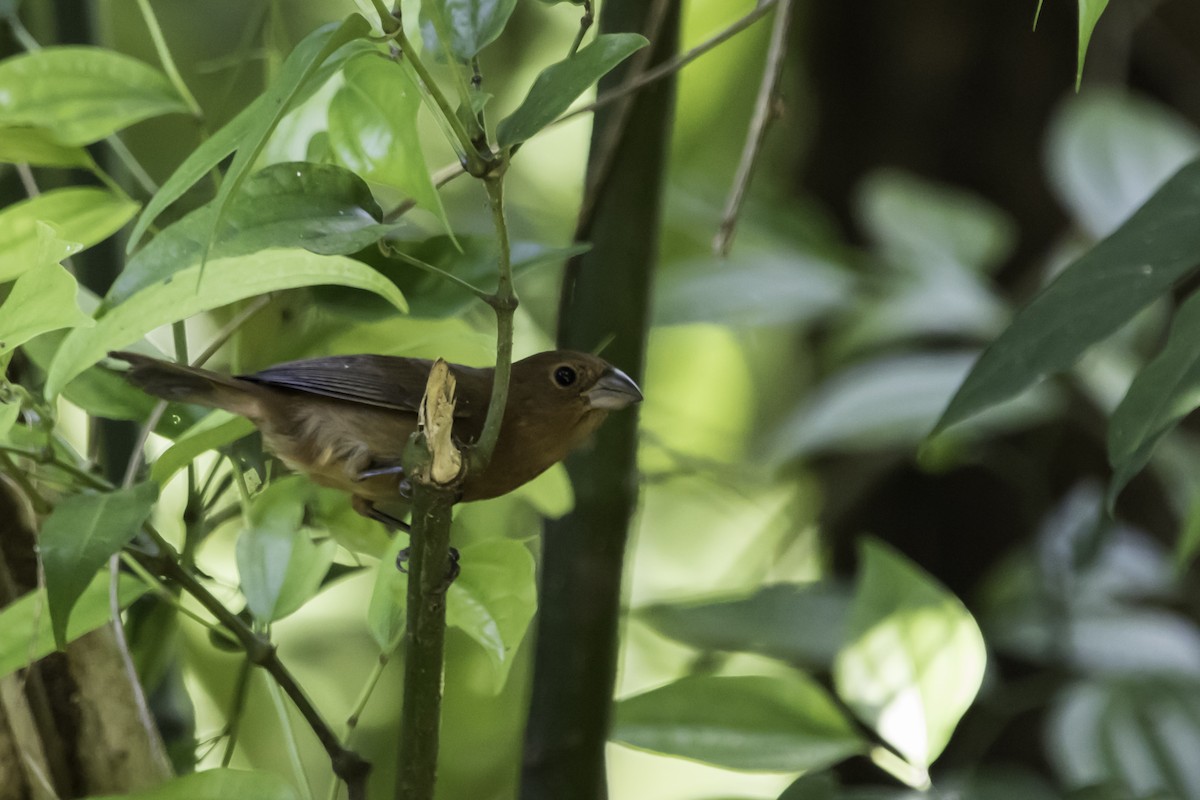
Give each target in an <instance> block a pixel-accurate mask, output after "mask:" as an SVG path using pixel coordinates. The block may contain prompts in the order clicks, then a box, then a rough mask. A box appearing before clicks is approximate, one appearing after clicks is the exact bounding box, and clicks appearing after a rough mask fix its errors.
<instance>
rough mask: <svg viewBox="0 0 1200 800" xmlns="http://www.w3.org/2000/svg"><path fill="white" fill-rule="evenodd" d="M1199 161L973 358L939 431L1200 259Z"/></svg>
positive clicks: (1027, 380)
mask: <svg viewBox="0 0 1200 800" xmlns="http://www.w3.org/2000/svg"><path fill="white" fill-rule="evenodd" d="M1198 216H1200V161H1192V162H1191V163H1189V164H1188V165H1187V166H1185V167H1184V168H1183V169H1181V170H1180V171H1179V172H1177V173H1176V174H1175V175H1174V176H1173V177H1172V178H1171V179H1170V180H1168V181H1167V182H1166V183H1165V184H1163V186H1162V187H1160V188H1159V190H1158V191H1157V192H1155V193H1154V196H1153V197H1151V198H1150V199H1149V200H1147V201H1146V204H1145V205H1143V206H1142V207H1141V208H1140V209H1138V210H1137V211H1136V212H1135V213H1134V214H1133V216H1131V217H1130V218H1129V219H1128V220H1127V221H1126V222H1125V223H1124V224H1123V225H1122V226H1121V227H1120V228H1118V229H1117V230H1116V231H1115V232H1113V234H1112V235H1111V236H1109V237H1108V238H1106V239H1104V240H1103V241H1101V242H1100V243H1099V244H1097V245H1096V246H1095V247H1093V248H1092V249H1091V250H1089V251H1088V252H1087V253H1085V254H1084V255H1083V256H1081V257H1080V258H1078V259H1076V260H1075V261H1074V262H1073V263H1072V264H1071V265H1070V266H1068V267H1067V268H1066V269H1065V270H1063V272H1062V273H1061V274H1060V275H1059V276H1058V278H1056V279H1055V280H1054V282H1052V283H1051V284H1050V285H1049V286H1047V287H1046V288H1045V289H1044V290H1043V291H1042V292H1041V293H1040V294H1039V295H1038V296H1037V297H1035V298H1034V299H1033V300H1032V301H1031V302H1030V303H1029V305H1027V306H1026V307H1025V308H1023V309H1021V311H1019V312H1018V313H1017V315H1016V317H1014V318H1013V321H1012V323H1011V324H1010V325H1009V326H1008V328H1007V329H1006V330H1005V331H1004V333H1002V334H1000V337H999V338H998V339H997V340H996V341H995V342H993V343H992V345H991V346H989V347H988V348H987V349H986V350H985V351H984V352H983V355H982V356H981V357H980V358H979V361H977V362H976V363H975V366H974V367H973V368H972V369H971V372H970V374H968V375H967V377H966V380H964V381H963V384H962V386H961V387H959V389H958V392H957V393H956V394H955V395H954V398H953V399H952V400H951V401H950V404H949V405H948V406H947V408H946V410H945V411H944V412H943V413H942V417H941V419H940V420H939V421H938V423H937V426H936V428H935V429H934V432H935V433H936V432H938V431H941V430H943V429H945V428H947V427H949V426H950V425H953V424H955V423H957V422H960V421H962V420H964V419H966V418H967V417H970V416H973V415H974V414H977V413H979V412H980V411H982V410H984V409H985V408H988V407H989V406H992V405H995V404H996V403H998V402H1000V401H1001V400H1005V399H1007V398H1009V397H1012V396H1013V395H1015V394H1017V393H1018V392H1020V391H1021V390H1023V389H1025V388H1027V387H1028V386H1030V385H1031V384H1033V383H1034V382H1036V381H1038V380H1040V379H1042V378H1044V377H1046V376H1047V375H1050V374H1052V373H1054V372H1058V371H1060V370H1063V369H1066V368H1067V367H1068V366H1070V365H1071V364H1072V363H1074V362H1075V360H1076V359H1077V358H1079V356H1080V355H1081V354H1082V353H1083V351H1084V350H1086V349H1087V348H1088V347H1090V346H1091V345H1093V344H1095V343H1096V342H1098V341H1100V340H1101V339H1104V338H1105V337H1107V336H1109V335H1110V334H1112V333H1114V332H1115V331H1116V330H1117V329H1118V328H1119V327H1121V325H1123V324H1124V323H1126V322H1128V321H1129V320H1130V319H1131V318H1132V317H1133V316H1134V315H1135V314H1136V313H1137V312H1138V311H1140V310H1141V309H1143V308H1145V307H1146V306H1147V305H1149V304H1150V302H1151V301H1153V300H1154V299H1155V298H1157V297H1158V296H1160V295H1161V294H1163V293H1164V292H1166V291H1167V290H1168V289H1170V288H1171V286H1172V285H1173V284H1174V283H1175V282H1176V281H1177V280H1179V279H1180V278H1182V277H1184V276H1185V275H1187V274H1188V273H1189V272H1191V271H1192V270H1193V269H1195V267H1196V266H1197V264H1200V226H1197V225H1194V224H1192V222H1193V221H1194V220H1195V219H1197V217H1198Z"/></svg>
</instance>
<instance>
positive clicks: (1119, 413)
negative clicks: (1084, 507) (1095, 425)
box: [1108, 293, 1200, 505]
mask: <svg viewBox="0 0 1200 800" xmlns="http://www.w3.org/2000/svg"><path fill="white" fill-rule="evenodd" d="M1197 407H1200V294H1197V293H1194V294H1193V295H1192V296H1191V297H1190V298H1188V300H1187V302H1186V303H1184V304H1183V305H1182V306H1181V307H1180V308H1179V310H1178V311H1177V312H1176V314H1175V320H1174V322H1173V323H1172V325H1171V332H1170V334H1169V336H1168V337H1167V343H1166V345H1165V346H1164V347H1163V349H1162V352H1160V353H1159V354H1158V355H1157V356H1155V358H1154V360H1152V361H1151V362H1150V363H1149V364H1147V365H1146V366H1145V367H1144V368H1143V369H1142V370H1141V372H1139V373H1138V374H1137V376H1136V377H1135V378H1134V379H1133V383H1132V384H1130V386H1129V391H1128V392H1127V393H1126V394H1125V398H1124V399H1123V400H1122V401H1121V404H1120V405H1119V406H1117V408H1116V410H1115V411H1113V414H1112V418H1111V419H1110V420H1109V425H1108V460H1109V463H1111V464H1112V466H1113V477H1112V481H1111V482H1110V484H1109V504H1110V505H1111V504H1112V503H1113V502H1114V501H1115V500H1116V497H1117V495H1118V494H1119V493H1120V491H1121V489H1122V488H1124V486H1125V484H1127V483H1128V482H1129V480H1130V479H1131V478H1133V476H1134V475H1136V474H1137V473H1138V472H1140V471H1141V469H1142V467H1144V466H1145V465H1146V462H1148V461H1149V460H1150V455H1151V454H1152V453H1153V452H1154V447H1155V445H1157V444H1158V441H1159V440H1160V439H1161V438H1162V437H1163V436H1165V435H1166V434H1167V433H1169V432H1170V431H1171V430H1173V429H1174V428H1175V426H1176V425H1177V424H1178V423H1179V421H1180V420H1182V419H1183V418H1184V417H1185V416H1187V415H1188V414H1190V413H1191V412H1192V411H1193V410H1195V409H1196V408H1197Z"/></svg>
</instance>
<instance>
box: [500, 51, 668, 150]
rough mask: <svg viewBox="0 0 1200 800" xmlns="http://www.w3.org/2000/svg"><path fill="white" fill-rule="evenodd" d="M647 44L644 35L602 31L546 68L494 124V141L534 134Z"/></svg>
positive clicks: (510, 140) (522, 138)
mask: <svg viewBox="0 0 1200 800" xmlns="http://www.w3.org/2000/svg"><path fill="white" fill-rule="evenodd" d="M647 44H648V42H647V40H646V37H644V36H641V35H639V34H636V33H603V34H600V35H599V36H597V37H596V39H595V41H593V42H592V43H591V44H589V45H588V46H587V47H584V48H582V49H580V50H579V51H578V52H577V53H575V54H574V55H572V56H568V57H567V58H565V59H563V60H562V61H559V62H558V63H557V64H551V65H550V66H549V67H546V69H544V70H542V73H541V74H540V75H538V76H537V79H536V80H534V82H533V86H532V87H530V89H529V94H528V95H526V96H525V99H524V100H522V101H521V105H520V106H519V107H518V108H517V110H516V111H514V112H513V113H512V114H510V115H509V116H507V117H505V118H504V119H502V120H501V121H500V124H499V125H498V126H497V127H496V140H497V142H499V144H500V146H501V147H512V146H513V145H514V144H518V143H520V142H523V141H525V140H526V139H528V138H529V137H531V136H533V135H534V134H535V133H537V132H538V131H540V130H541V129H542V128H544V127H546V126H547V125H549V124H550V123H551V122H553V121H554V120H555V119H556V118H557V117H558V116H559V115H560V114H562V113H563V112H564V111H566V110H567V108H569V107H570V105H571V103H573V102H575V99H576V98H578V97H579V96H580V95H581V94H583V93H584V92H585V91H587V90H588V88H589V87H591V86H592V84H594V83H595V82H596V81H598V80H600V78H602V77H604V75H605V74H607V73H608V72H609V70H611V69H612V68H613V67H615V66H617V65H618V64H620V63H621V62H622V61H624V60H625V59H626V58H629V56H631V55H633V53H634V52H636V51H637V50H640V49H641V48H643V47H645V46H646V45H647Z"/></svg>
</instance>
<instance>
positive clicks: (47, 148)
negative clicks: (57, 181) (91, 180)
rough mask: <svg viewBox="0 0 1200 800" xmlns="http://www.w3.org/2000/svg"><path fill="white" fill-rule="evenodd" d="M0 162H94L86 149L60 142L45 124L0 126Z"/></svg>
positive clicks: (45, 164) (76, 164)
mask: <svg viewBox="0 0 1200 800" xmlns="http://www.w3.org/2000/svg"><path fill="white" fill-rule="evenodd" d="M0 162H3V163H5V164H29V165H30V166H32V167H80V168H82V169H91V168H92V167H94V166H95V164H94V162H93V161H92V157H91V156H89V155H88V152H87V150H84V149H83V148H82V147H79V146H74V145H65V144H59V143H58V141H57V140H55V138H54V136H53V135H52V133H51V132H50V131H48V130H47V129H45V128H26V127H20V128H0Z"/></svg>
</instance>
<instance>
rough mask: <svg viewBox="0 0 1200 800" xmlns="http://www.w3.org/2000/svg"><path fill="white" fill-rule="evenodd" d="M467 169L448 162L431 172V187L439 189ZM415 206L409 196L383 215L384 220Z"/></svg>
mask: <svg viewBox="0 0 1200 800" xmlns="http://www.w3.org/2000/svg"><path fill="white" fill-rule="evenodd" d="M466 174H467V169H466V167H464V166H463V165H462V164H448V165H446V166H444V167H442V168H441V169H439V170H438V171H437V172H435V173H433V188H435V189H440V188H442V187H443V186H445V185H446V184H447V183H449V182H450V181H452V180H454V179H455V178H457V177H458V176H459V175H466ZM416 207H417V201H416V200H414V199H412V198H411V197H410V198H408V199H407V200H405V201H404V202H402V203H401V204H400V205H398V206H396V207H395V208H393V209H392V210H391V211H389V212H387V213H386V214H384V215H383V221H384V222H395V221H396V220H398V219H400V217H402V216H404V215H405V214H407V213H408V212H409V211H412V210H413V209H414V208H416Z"/></svg>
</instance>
